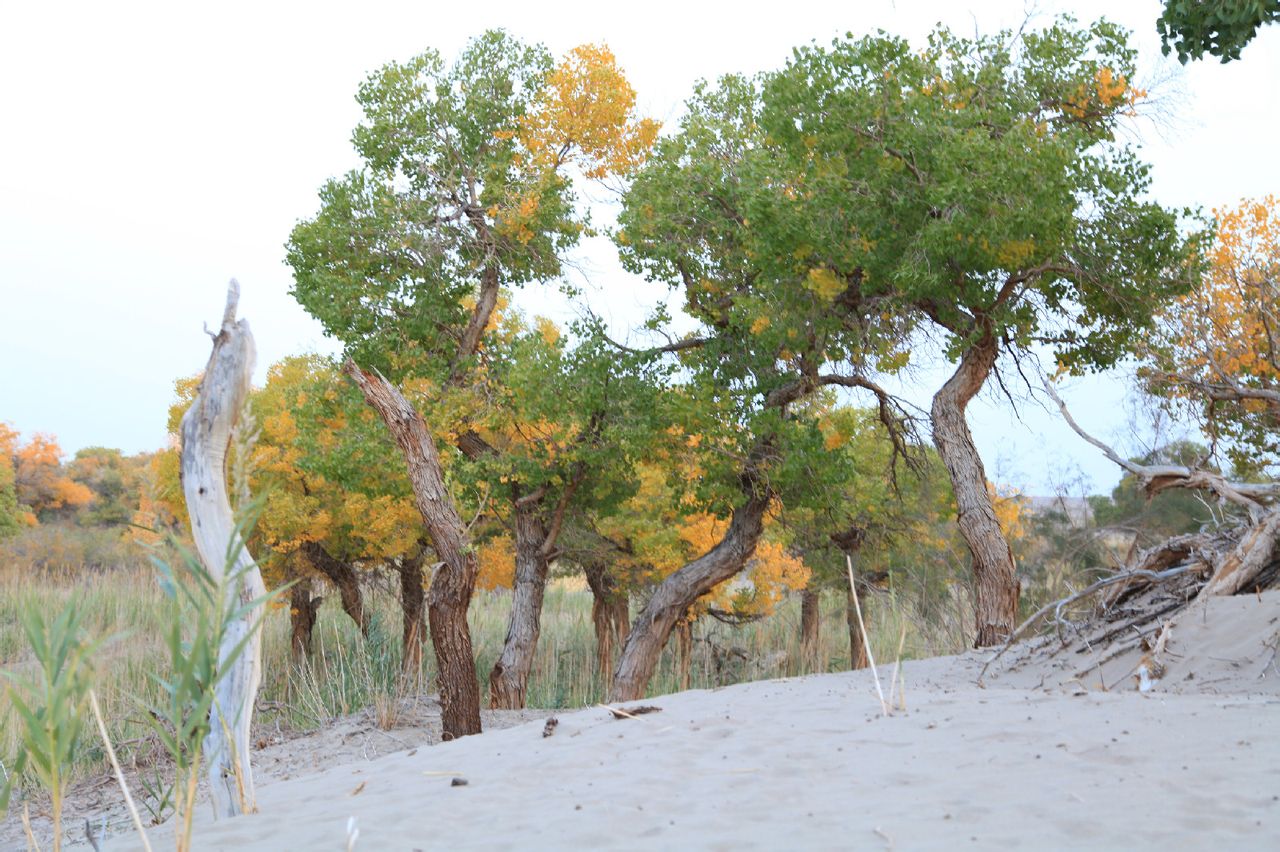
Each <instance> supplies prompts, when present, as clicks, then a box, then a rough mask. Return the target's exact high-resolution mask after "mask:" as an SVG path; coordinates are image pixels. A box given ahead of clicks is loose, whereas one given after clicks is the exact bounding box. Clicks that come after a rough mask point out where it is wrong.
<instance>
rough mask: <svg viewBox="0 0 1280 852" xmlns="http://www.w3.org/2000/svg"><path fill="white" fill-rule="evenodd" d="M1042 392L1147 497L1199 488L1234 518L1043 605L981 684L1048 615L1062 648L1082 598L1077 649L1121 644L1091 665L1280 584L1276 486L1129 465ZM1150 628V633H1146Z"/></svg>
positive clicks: (1150, 551) (1279, 488)
mask: <svg viewBox="0 0 1280 852" xmlns="http://www.w3.org/2000/svg"><path fill="white" fill-rule="evenodd" d="M1044 387H1045V391H1046V392H1047V393H1048V394H1049V396H1050V397H1051V398H1052V399H1053V401H1054V402H1055V403H1057V405H1058V408H1059V410H1060V411H1061V412H1062V416H1063V419H1065V420H1066V422H1067V425H1068V426H1070V427H1071V429H1072V430H1073V431H1074V432H1075V433H1076V434H1077V435H1079V436H1080V437H1081V438H1083V439H1084V440H1085V441H1087V442H1089V443H1090V444H1092V445H1093V446H1095V447H1097V448H1098V449H1100V450H1101V451H1102V452H1103V453H1104V454H1105V455H1106V457H1107V458H1108V459H1110V460H1111V461H1113V462H1115V463H1116V464H1117V465H1118V466H1119V467H1121V468H1122V469H1124V470H1125V471H1127V472H1129V473H1131V474H1133V475H1134V476H1135V477H1136V478H1137V479H1138V482H1139V483H1140V484H1141V485H1142V487H1143V489H1144V490H1145V491H1146V493H1147V495H1148V496H1149V497H1150V496H1154V495H1156V494H1158V493H1160V492H1161V491H1164V490H1166V489H1170V488H1188V489H1196V490H1204V491H1208V492H1210V493H1211V494H1214V495H1215V496H1216V497H1217V498H1218V499H1219V500H1220V501H1222V502H1223V503H1228V504H1231V505H1233V506H1235V507H1236V508H1237V510H1238V511H1240V517H1239V519H1238V521H1237V522H1236V523H1233V524H1229V525H1226V526H1223V527H1221V528H1218V529H1212V530H1206V531H1201V532H1198V533H1191V534H1187V535H1180V536H1174V537H1173V538H1170V539H1168V540H1166V541H1164V542H1161V543H1160V544H1158V545H1156V546H1155V547H1152V548H1149V549H1147V550H1144V551H1142V552H1140V553H1138V554H1136V555H1133V556H1131V558H1130V560H1129V564H1128V565H1127V566H1126V567H1125V568H1124V569H1122V570H1121V571H1119V572H1118V573H1116V574H1113V575H1111V576H1108V577H1103V578H1102V579H1099V580H1097V581H1096V582H1094V583H1092V584H1090V585H1089V586H1087V587H1085V588H1084V589H1082V590H1080V591H1079V592H1076V593H1074V594H1072V595H1068V596H1067V597H1065V598H1062V599H1061V600H1057V601H1053V602H1051V603H1048V604H1046V605H1045V606H1043V607H1041V608H1040V609H1039V610H1037V611H1036V612H1035V613H1034V614H1033V615H1032V616H1031V617H1030V618H1028V619H1027V620H1026V621H1024V622H1023V623H1022V624H1021V625H1019V627H1018V628H1017V629H1016V630H1014V631H1013V633H1012V634H1011V635H1010V636H1009V639H1008V640H1007V641H1006V642H1005V643H1004V644H1003V645H1002V646H1001V648H1000V649H999V651H997V653H996V654H995V655H994V656H993V657H992V658H991V659H990V660H988V661H987V663H986V665H984V666H983V667H982V671H981V672H980V673H979V675H978V683H979V684H981V683H982V678H983V677H984V676H985V675H986V673H987V670H988V669H989V668H990V667H991V666H992V665H994V664H995V663H996V661H997V660H999V659H1000V658H1001V657H1002V656H1004V654H1005V652H1006V651H1008V650H1009V648H1010V647H1012V645H1013V644H1014V643H1015V642H1016V641H1018V640H1019V639H1021V638H1024V637H1025V636H1027V635H1028V634H1029V633H1031V632H1032V631H1033V630H1034V628H1036V627H1037V626H1038V625H1040V624H1041V623H1043V622H1046V621H1047V620H1048V616H1049V615H1050V614H1052V617H1053V624H1054V626H1055V627H1056V629H1057V633H1058V639H1059V642H1060V648H1059V650H1061V648H1065V647H1066V646H1067V645H1068V641H1067V639H1066V637H1065V636H1064V635H1063V627H1064V626H1066V625H1068V622H1067V621H1066V620H1065V619H1064V617H1063V612H1064V610H1065V609H1066V608H1067V607H1069V606H1071V605H1072V604H1075V603H1079V602H1080V601H1083V600H1086V599H1089V598H1093V597H1095V596H1096V597H1097V599H1098V602H1097V606H1096V608H1095V611H1094V615H1093V617H1092V618H1090V619H1088V620H1087V621H1086V622H1083V623H1081V624H1072V625H1071V627H1072V629H1074V630H1075V632H1076V633H1077V635H1078V636H1079V638H1080V645H1081V648H1082V649H1090V650H1092V649H1094V648H1095V647H1096V646H1099V645H1106V644H1107V643H1110V642H1113V641H1116V640H1120V646H1119V647H1115V648H1111V649H1110V651H1109V652H1108V653H1107V654H1105V655H1104V656H1102V657H1101V658H1099V660H1098V661H1097V662H1095V664H1094V665H1095V666H1097V665H1100V664H1101V663H1102V662H1106V661H1107V660H1109V659H1112V658H1114V657H1115V656H1117V655H1119V654H1123V653H1125V652H1126V651H1127V650H1129V649H1130V648H1132V646H1133V645H1134V644H1135V643H1139V644H1141V643H1145V642H1146V641H1147V634H1146V633H1144V632H1143V629H1141V628H1143V627H1145V626H1146V625H1150V624H1151V623H1152V622H1153V621H1156V620H1157V619H1163V618H1165V617H1166V616H1169V620H1168V621H1164V622H1162V626H1161V627H1160V637H1159V639H1157V641H1156V645H1155V646H1154V647H1156V648H1158V649H1162V647H1163V644H1164V640H1167V637H1168V632H1169V628H1170V625H1171V624H1172V623H1173V620H1174V619H1176V618H1177V615H1178V614H1179V613H1180V612H1181V611H1183V610H1185V609H1187V608H1188V607H1190V606H1192V605H1194V604H1196V603H1199V602H1203V601H1204V600H1206V599H1207V598H1210V597H1215V596H1220V595H1234V594H1240V593H1242V592H1252V591H1255V590H1259V589H1261V588H1263V587H1264V586H1267V585H1272V584H1275V583H1276V581H1277V580H1278V579H1280V570H1277V569H1278V567H1280V506H1277V505H1276V504H1275V502H1274V501H1275V499H1276V498H1277V497H1278V496H1280V483H1249V482H1234V481H1231V480H1229V479H1227V478H1226V477H1225V476H1223V475H1222V474H1220V473H1217V472H1216V471H1211V470H1203V469H1199V468H1189V467H1184V466H1181V465H1144V464H1139V463H1137V462H1132V461H1129V460H1127V459H1125V458H1123V457H1122V456H1120V454H1119V453H1117V452H1116V451H1115V450H1114V449H1112V448H1111V447H1109V446H1108V445H1106V444H1105V443H1103V442H1102V441H1100V440H1098V439H1097V438H1095V437H1093V436H1092V435H1090V434H1088V433H1087V432H1085V431H1084V430H1083V429H1082V428H1081V427H1080V425H1079V424H1078V423H1076V421H1075V418H1073V417H1072V416H1071V412H1070V411H1068V410H1067V406H1066V403H1064V402H1063V401H1062V398H1061V397H1059V396H1058V394H1057V392H1056V391H1055V389H1054V387H1053V384H1052V382H1050V381H1049V380H1048V379H1045V382H1044ZM1241 510H1242V511H1241ZM1151 630H1154V628H1152V629H1150V630H1148V631H1147V632H1148V633H1149V632H1151ZM1156 656H1158V653H1157V654H1156Z"/></svg>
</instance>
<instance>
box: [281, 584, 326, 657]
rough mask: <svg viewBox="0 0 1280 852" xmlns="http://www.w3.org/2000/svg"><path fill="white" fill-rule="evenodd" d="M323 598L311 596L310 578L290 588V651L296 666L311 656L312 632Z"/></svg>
mask: <svg viewBox="0 0 1280 852" xmlns="http://www.w3.org/2000/svg"><path fill="white" fill-rule="evenodd" d="M323 600H324V598H323V597H315V598H313V597H312V596H311V581H310V580H309V579H306V578H303V579H301V580H298V581H297V582H295V583H294V584H293V586H291V587H290V588H289V633H290V636H291V637H292V641H291V642H290V653H291V656H292V659H293V664H294V666H301V665H302V664H303V663H305V662H306V661H307V660H308V659H309V658H310V657H311V634H312V631H313V630H314V629H315V626H316V613H317V612H318V611H319V609H320V603H321V602H322V601H323Z"/></svg>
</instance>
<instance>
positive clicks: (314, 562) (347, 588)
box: [302, 541, 369, 639]
mask: <svg viewBox="0 0 1280 852" xmlns="http://www.w3.org/2000/svg"><path fill="white" fill-rule="evenodd" d="M302 553H303V555H304V556H306V557H307V561H309V562H310V563H311V566H312V567H313V568H315V569H316V570H317V571H319V572H320V573H321V574H323V575H324V576H325V578H326V579H327V580H328V581H329V582H330V583H333V586H334V588H336V589H337V590H338V598H339V600H341V601H342V611H343V612H345V613H346V614H347V615H349V616H351V620H352V621H354V622H355V623H356V626H357V627H359V628H360V633H361V635H363V636H364V638H366V639H368V638H369V613H368V611H367V610H366V609H365V606H364V594H363V592H361V591H360V575H359V573H357V572H356V568H355V566H354V565H352V564H351V563H350V562H343V561H342V560H341V559H335V558H334V557H333V555H332V554H331V553H329V551H327V550H325V549H324V545H322V544H320V543H319V542H317V541H308V542H304V543H303V545H302Z"/></svg>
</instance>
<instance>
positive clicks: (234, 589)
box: [181, 280, 266, 817]
mask: <svg viewBox="0 0 1280 852" xmlns="http://www.w3.org/2000/svg"><path fill="white" fill-rule="evenodd" d="M239 300H240V285H239V284H237V283H236V282H235V281H234V280H233V281H232V282H231V285H230V286H229V287H228V288H227V305H226V310H225V311H224V312H223V316H222V327H221V328H220V329H219V331H218V333H217V334H216V335H212V336H213V352H212V354H211V355H210V356H209V364H208V366H207V367H205V371H204V378H203V379H201V381H200V388H199V390H198V391H197V392H196V398H195V401H194V402H192V404H191V408H190V409H188V411H187V413H186V415H185V416H184V417H183V418H182V468H181V471H182V490H183V494H184V495H185V497H186V501H187V511H188V513H189V514H190V516H191V533H192V535H193V537H194V538H195V545H196V551H197V552H198V553H199V555H200V561H201V562H202V563H204V566H205V568H206V569H207V570H208V572H209V574H210V575H211V576H212V577H213V578H214V579H215V580H218V581H220V582H221V581H222V579H223V578H224V577H225V576H227V572H228V569H230V572H231V574H232V576H236V577H238V578H239V581H238V582H237V583H233V584H228V588H227V595H228V602H230V600H231V599H232V597H233V596H234V597H235V598H238V600H239V602H240V603H248V602H250V601H253V600H257V599H260V598H261V597H262V596H263V595H264V594H265V593H266V589H265V588H264V586H263V583H262V574H261V572H260V571H259V570H258V566H257V564H256V563H255V562H254V561H253V557H252V556H250V555H249V551H248V550H247V549H246V548H245V547H244V542H243V541H241V540H240V539H239V534H238V533H237V532H236V526H235V521H234V519H233V517H232V513H231V502H230V500H229V498H228V491H227V477H226V464H227V447H228V446H229V444H230V442H231V436H232V429H233V428H234V426H235V424H236V421H237V420H238V419H239V417H240V414H241V411H242V410H243V408H244V405H245V400H246V399H247V397H248V395H249V382H250V379H251V377H252V374H253V361H254V354H255V353H254V346H253V335H252V334H251V333H250V331H249V324H248V323H247V322H246V321H245V320H240V321H238V322H237V321H236V306H237V304H238V302H239ZM231 553H235V554H236V558H235V562H234V564H232V565H228V564H227V563H228V555H229V554H231ZM246 637H247V639H246ZM242 641H244V642H245V646H244V649H243V651H242V652H241V653H240V654H239V656H237V657H236V658H235V659H234V661H233V662H232V663H231V671H230V672H229V673H228V674H227V675H226V676H225V677H223V678H222V680H221V681H220V682H219V684H218V688H217V695H216V698H215V701H214V704H213V709H212V710H211V711H210V714H209V735H208V737H207V738H206V739H205V743H204V753H205V759H206V760H207V761H208V764H209V793H210V796H211V797H212V799H213V806H214V814H215V816H217V817H223V816H235V815H237V814H241V813H249V812H252V811H253V810H254V809H255V805H254V789H253V771H252V769H251V767H250V765H249V726H250V723H251V722H252V720H253V706H254V699H255V698H256V696H257V694H258V685H259V683H260V682H261V680H262V647H261V636H260V634H259V631H258V630H257V625H256V624H255V623H254V622H253V617H252V614H251V613H250V614H246V615H245V617H244V618H242V619H240V620H237V621H235V622H233V623H231V624H229V625H228V626H227V630H226V634H225V636H224V637H223V640H222V646H221V648H220V649H219V658H220V660H225V659H226V658H227V657H228V655H229V654H231V653H232V652H233V650H234V649H235V648H236V647H237V646H238V645H240V643H241V642H242Z"/></svg>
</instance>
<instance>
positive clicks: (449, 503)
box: [343, 359, 480, 739]
mask: <svg viewBox="0 0 1280 852" xmlns="http://www.w3.org/2000/svg"><path fill="white" fill-rule="evenodd" d="M343 369H344V370H345V371H346V372H347V374H348V375H350V376H351V377H352V378H353V379H354V380H355V382H356V384H357V385H358V386H359V388H360V391H361V393H363V394H364V398H365V401H366V402H367V403H369V405H370V406H371V407H372V408H373V409H374V410H375V411H377V412H378V414H379V416H380V417H381V418H382V420H383V422H385V423H386V424H387V428H388V429H390V430H391V434H392V436H394V437H395V440H396V444H397V445H398V446H399V447H400V452H401V454H402V455H403V456H404V459H405V464H406V466H407V467H408V472H409V482H410V484H411V485H412V486H413V496H414V502H415V504H416V505H417V507H418V511H419V513H421V515H422V520H423V523H424V524H425V525H426V528H427V532H428V534H429V535H430V536H431V544H432V546H433V547H434V549H435V552H436V558H437V559H439V560H440V563H441V565H440V568H439V569H438V570H437V571H436V573H435V577H434V579H433V580H432V582H431V588H430V591H429V593H428V595H427V621H428V625H429V627H430V632H431V645H432V647H433V648H434V649H435V653H436V663H437V665H438V666H439V669H440V675H439V684H440V704H441V717H442V718H441V721H442V725H443V736H444V738H445V739H455V738H457V737H461V736H466V735H468V734H478V733H480V684H479V681H478V680H477V679H476V669H475V656H474V652H473V650H472V645H471V630H470V628H469V627H468V626H467V606H468V604H470V602H471V593H472V591H473V590H474V589H475V584H476V571H477V565H476V557H475V552H474V550H473V549H472V547H471V542H470V539H469V537H468V536H467V532H466V525H465V524H464V523H463V522H462V518H460V517H459V516H458V510H457V508H456V507H455V506H454V503H453V499H452V498H451V497H450V495H449V492H448V489H447V488H446V487H445V484H444V471H443V468H442V467H441V465H440V456H439V453H437V451H436V445H435V443H434V442H433V441H432V439H431V433H430V432H428V431H427V425H426V423H425V422H424V421H423V419H422V416H421V415H420V414H418V412H417V411H416V410H415V409H414V407H413V406H412V405H410V404H409V401H408V400H406V399H405V398H404V395H403V394H402V393H400V391H399V390H398V389H397V388H396V387H395V386H394V385H392V384H391V383H390V382H388V381H387V380H386V379H385V378H383V377H382V376H380V375H378V374H376V373H370V372H367V371H365V370H362V369H360V367H359V366H358V365H356V363H355V362H354V361H351V360H350V359H348V360H347V362H346V364H345V365H344V366H343Z"/></svg>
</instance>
